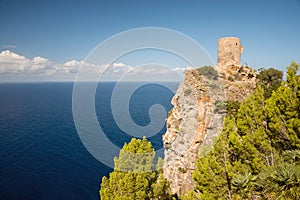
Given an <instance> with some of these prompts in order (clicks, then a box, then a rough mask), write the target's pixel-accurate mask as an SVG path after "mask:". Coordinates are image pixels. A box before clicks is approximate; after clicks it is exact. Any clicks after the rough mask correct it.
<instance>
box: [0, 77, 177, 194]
mask: <svg viewBox="0 0 300 200" xmlns="http://www.w3.org/2000/svg"><path fill="white" fill-rule="evenodd" d="M87 84H88V83H87ZM123 84H134V83H123ZM174 85H175V88H176V87H177V85H178V84H177V83H174ZM114 87H115V83H112V82H111V83H108V82H107V83H101V84H99V85H98V87H97V92H96V97H95V109H96V113H97V118H98V121H99V125H101V127H102V129H103V131H104V132H105V134H106V136H107V137H108V138H109V140H110V141H112V142H113V144H115V145H117V146H118V147H119V148H121V147H122V146H123V144H124V143H125V142H129V141H130V139H131V138H132V136H131V135H129V134H127V133H125V132H124V131H122V130H121V129H120V128H119V127H118V126H117V124H116V122H115V121H114V118H113V115H112V110H111V105H110V103H111V95H112V91H113V90H114ZM72 91H73V83H2V84H0V199H1V200H10V199H24V200H48V199H49V200H55V199H72V200H74V199H75V200H76V199H78V200H79V199H80V200H83V199H84V200H89V199H90V200H96V199H99V188H100V183H101V178H102V176H108V175H109V173H110V172H111V171H112V170H113V169H112V168H110V167H108V166H106V165H104V164H102V163H101V162H99V161H98V160H97V159H95V158H94V157H93V156H92V155H91V154H90V153H89V152H88V151H87V149H86V148H85V146H84V145H83V144H82V142H81V140H80V138H79V136H78V133H77V131H76V128H75V125H74V121H73V115H72ZM173 92H174V91H170V90H168V89H167V88H165V87H163V86H161V85H159V84H145V85H143V86H142V87H140V88H139V89H138V90H136V91H135V93H133V95H132V96H131V99H130V108H129V110H130V115H131V117H132V119H133V120H134V121H135V123H137V124H139V125H141V126H146V125H147V124H149V123H150V117H149V108H150V107H151V105H154V104H160V105H162V106H163V107H164V108H165V110H166V111H168V110H170V109H171V107H172V105H171V103H170V102H171V98H172V96H173ZM120 103H122V100H121V99H120ZM164 132H165V127H163V128H162V129H161V130H160V131H159V133H157V134H156V135H155V136H152V137H150V138H149V140H150V141H151V142H152V143H153V146H154V147H155V149H159V148H161V147H162V134H163V133H164Z"/></svg>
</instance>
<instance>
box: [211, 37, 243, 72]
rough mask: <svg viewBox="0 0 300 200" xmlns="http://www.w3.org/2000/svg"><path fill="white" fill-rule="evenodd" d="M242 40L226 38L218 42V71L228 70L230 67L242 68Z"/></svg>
mask: <svg viewBox="0 0 300 200" xmlns="http://www.w3.org/2000/svg"><path fill="white" fill-rule="evenodd" d="M242 52H243V47H242V46H241V40H240V38H236V37H225V38H220V39H219V41H218V65H217V68H218V69H221V70H222V69H226V68H227V67H229V66H240V61H241V53H242Z"/></svg>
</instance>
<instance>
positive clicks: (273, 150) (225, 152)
mask: <svg viewBox="0 0 300 200" xmlns="http://www.w3.org/2000/svg"><path fill="white" fill-rule="evenodd" d="M298 69H299V66H298V65H297V64H296V63H294V62H293V63H292V64H291V65H290V66H289V67H288V73H287V81H286V82H282V83H281V85H280V87H279V88H278V89H277V90H276V91H273V92H272V95H271V97H270V98H268V99H267V100H265V97H266V95H265V94H264V89H263V87H262V86H261V85H258V87H257V89H256V90H255V92H254V93H253V94H252V95H250V96H249V97H248V98H247V99H246V101H245V102H243V103H242V104H241V105H240V108H239V110H238V111H237V113H236V114H233V115H230V116H227V117H226V118H225V122H224V128H223V130H222V132H221V134H220V136H219V137H218V139H217V142H216V143H215V145H214V146H213V148H212V149H211V150H210V152H209V153H208V154H206V155H204V156H202V157H199V159H198V161H197V166H196V169H195V171H194V173H193V178H194V180H195V191H196V192H198V194H200V197H201V199H258V198H262V199H299V198H300V195H299V194H300V183H299V181H300V179H299V177H300V166H299V158H300V154H299V150H300V145H299V144H300V141H299V139H300V121H299V118H300V103H299V102H300V76H299V75H297V72H298ZM286 150H288V151H286ZM283 158H284V159H283ZM195 199H196V198H195Z"/></svg>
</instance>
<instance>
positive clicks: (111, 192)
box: [100, 137, 171, 200]
mask: <svg viewBox="0 0 300 200" xmlns="http://www.w3.org/2000/svg"><path fill="white" fill-rule="evenodd" d="M154 158H155V151H154V149H153V147H152V145H151V143H150V142H148V141H147V140H146V138H145V137H144V138H143V139H135V138H133V139H132V140H131V141H130V142H129V143H128V144H125V145H124V146H123V148H122V149H121V151H120V154H119V157H118V158H115V160H114V163H115V168H114V171H113V172H112V173H110V175H109V178H107V177H105V176H104V177H103V178H102V183H101V189H100V197H101V199H102V200H111V199H119V200H137V199H139V200H142V199H169V198H171V197H170V196H169V192H168V188H169V186H168V182H167V181H166V180H165V179H164V178H163V175H162V160H161V159H160V158H159V159H158V161H157V163H156V164H155V162H154Z"/></svg>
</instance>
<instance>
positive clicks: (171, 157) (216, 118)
mask: <svg viewBox="0 0 300 200" xmlns="http://www.w3.org/2000/svg"><path fill="white" fill-rule="evenodd" d="M216 69H217V70H218V74H219V77H218V78H217V79H209V78H207V77H205V76H203V75H201V73H200V72H199V71H200V70H198V69H192V70H187V71H186V72H185V78H184V80H183V82H182V83H181V84H180V85H179V88H178V90H177V92H176V94H175V95H174V97H173V99H172V104H173V105H174V107H173V109H172V110H170V112H169V115H168V118H167V121H166V124H167V132H166V133H165V135H164V136H163V142H164V147H165V158H164V167H163V173H164V177H165V178H166V179H167V180H169V182H170V186H171V190H172V192H173V193H176V194H178V195H180V194H182V193H185V192H187V191H189V190H191V189H192V188H193V180H192V172H193V170H194V169H195V164H196V160H197V158H198V157H199V154H201V151H202V150H204V149H207V148H209V145H211V144H212V141H213V139H214V138H215V137H216V136H217V135H218V134H219V133H220V129H221V128H222V123H223V118H224V116H225V115H226V112H227V111H226V107H224V106H220V104H222V103H224V105H225V102H226V101H239V102H241V101H243V100H244V99H245V98H246V97H247V96H248V95H249V94H250V93H251V92H252V91H253V89H254V88H255V83H256V78H255V72H254V70H253V69H252V68H250V67H245V66H239V65H237V66H235V65H231V66H226V67H217V68H216Z"/></svg>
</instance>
